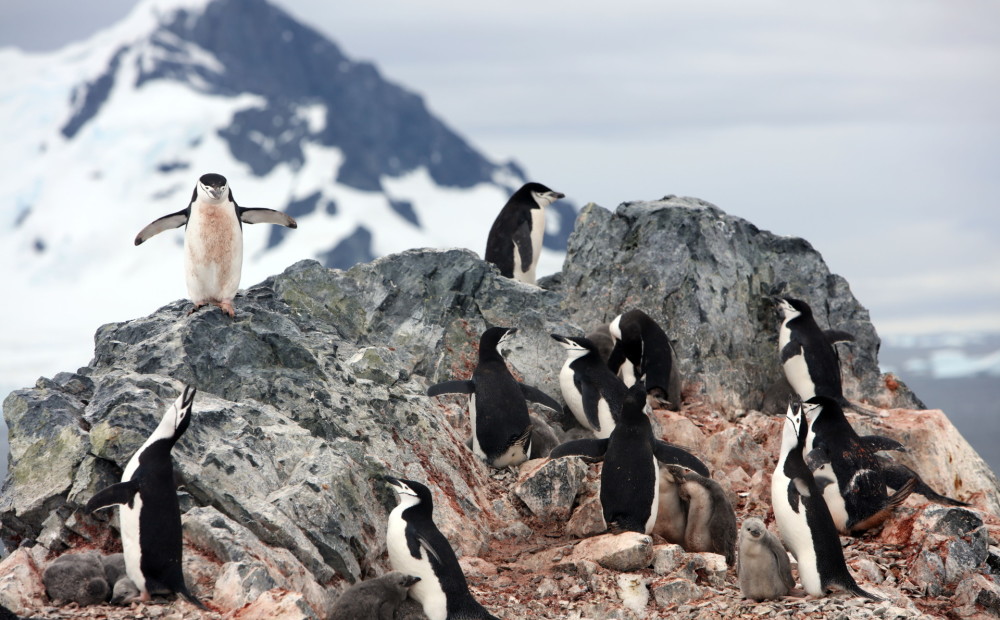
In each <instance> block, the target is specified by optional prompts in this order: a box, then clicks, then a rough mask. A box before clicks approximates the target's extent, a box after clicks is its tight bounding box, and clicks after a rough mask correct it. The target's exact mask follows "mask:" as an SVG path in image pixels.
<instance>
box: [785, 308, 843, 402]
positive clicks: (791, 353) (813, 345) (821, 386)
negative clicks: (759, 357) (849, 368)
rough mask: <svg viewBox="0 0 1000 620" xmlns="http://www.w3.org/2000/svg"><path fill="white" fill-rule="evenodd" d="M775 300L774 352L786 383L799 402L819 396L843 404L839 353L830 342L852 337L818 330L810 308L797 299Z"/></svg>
mask: <svg viewBox="0 0 1000 620" xmlns="http://www.w3.org/2000/svg"><path fill="white" fill-rule="evenodd" d="M775 303H776V305H777V309H778V312H779V313H780V314H781V326H780V327H779V328H778V355H779V358H780V360H781V368H782V370H783V371H784V373H785V378H787V379H788V383H789V385H791V386H792V389H793V390H794V391H795V393H796V394H798V396H799V398H800V399H802V400H803V401H807V400H809V399H810V398H812V397H814V396H822V397H826V398H832V399H835V400H837V402H839V403H841V405H843V406H847V405H848V403H847V400H846V399H845V398H844V394H843V386H842V383H841V378H840V356H839V355H837V350H836V349H835V348H834V346H833V345H834V343H837V342H849V341H853V340H854V336H852V335H851V334H848V333H847V332H842V331H834V330H827V331H823V330H822V329H820V327H819V325H818V324H817V323H816V319H815V318H813V312H812V308H810V307H809V304H807V303H806V302H804V301H802V300H800V299H792V298H791V297H781V298H778V299H776V300H775Z"/></svg>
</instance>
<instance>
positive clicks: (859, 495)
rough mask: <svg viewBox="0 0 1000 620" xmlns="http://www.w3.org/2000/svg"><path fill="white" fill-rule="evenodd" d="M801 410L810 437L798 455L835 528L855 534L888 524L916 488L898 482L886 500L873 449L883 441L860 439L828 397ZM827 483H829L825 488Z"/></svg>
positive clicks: (911, 483) (882, 474)
mask: <svg viewBox="0 0 1000 620" xmlns="http://www.w3.org/2000/svg"><path fill="white" fill-rule="evenodd" d="M804 411H805V415H806V416H807V418H808V422H809V433H808V435H807V436H806V443H805V452H804V453H803V455H804V457H805V461H806V464H807V465H808V466H809V470H810V471H811V472H812V474H813V476H814V477H815V478H816V481H817V484H819V485H820V488H821V490H822V494H823V498H824V499H825V500H826V503H827V506H828V507H829V509H830V514H831V516H832V517H833V522H834V523H835V524H836V526H837V529H838V530H839V531H840V532H842V533H844V534H860V533H861V532H864V531H866V530H868V529H871V528H872V527H875V526H877V525H879V524H881V523H882V522H883V521H885V520H886V519H888V518H889V516H890V515H891V514H892V511H893V510H894V509H895V508H896V507H898V506H899V505H901V504H902V503H903V502H904V501H906V498H907V497H908V496H909V495H910V493H911V492H913V490H914V488H915V487H916V484H917V483H916V481H915V480H912V481H909V482H906V483H903V484H902V485H901V486H900V487H899V488H898V489H897V490H896V492H895V493H893V494H892V495H889V493H888V492H887V490H886V485H887V484H888V481H887V479H886V475H885V472H884V470H883V468H882V462H881V460H880V459H879V458H878V455H877V454H876V450H875V449H873V447H879V445H881V444H882V443H884V438H878V441H876V440H875V439H873V438H871V437H869V438H865V439H862V438H861V437H859V436H858V434H857V432H855V430H854V428H853V427H852V426H851V424H850V422H848V421H847V418H846V417H845V416H844V410H843V409H842V408H841V406H840V403H839V402H837V401H836V400H834V399H832V398H826V397H822V396H816V397H813V398H812V399H811V400H810V401H809V402H808V403H806V404H805V405H804ZM826 481H829V483H830V484H828V485H825V486H824V483H825V482H826Z"/></svg>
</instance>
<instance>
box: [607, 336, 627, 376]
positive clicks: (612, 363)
mask: <svg viewBox="0 0 1000 620" xmlns="http://www.w3.org/2000/svg"><path fill="white" fill-rule="evenodd" d="M625 359H626V358H625V345H623V344H622V341H621V340H615V346H614V347H613V348H612V349H611V355H609V356H608V368H610V369H611V372H613V373H615V375H617V374H618V370H619V369H620V368H621V367H622V364H624V363H625Z"/></svg>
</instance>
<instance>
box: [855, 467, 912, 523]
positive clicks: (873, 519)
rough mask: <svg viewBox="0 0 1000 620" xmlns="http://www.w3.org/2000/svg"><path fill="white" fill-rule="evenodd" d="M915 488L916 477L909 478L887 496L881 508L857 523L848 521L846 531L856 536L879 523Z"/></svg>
mask: <svg viewBox="0 0 1000 620" xmlns="http://www.w3.org/2000/svg"><path fill="white" fill-rule="evenodd" d="M916 488H917V479H916V478H910V479H909V480H907V481H906V483H904V484H903V485H902V486H901V487H899V488H898V489H897V490H896V492H895V493H893V494H892V495H890V496H889V498H888V499H887V500H886V502H885V505H884V506H882V509H881V510H879V511H878V512H876V513H875V514H873V515H870V516H868V517H865V518H864V519H862V520H860V521H858V522H857V523H848V525H847V533H849V534H852V535H854V536H857V535H860V534H861V533H862V532H865V531H867V530H870V529H871V528H873V527H875V526H876V525H879V524H880V523H882V522H883V521H885V520H886V519H888V518H889V516H890V515H892V511H894V510H895V509H896V508H899V507H900V506H901V505H902V504H903V502H905V501H906V498H908V497H909V496H910V494H911V493H913V491H915V490H916Z"/></svg>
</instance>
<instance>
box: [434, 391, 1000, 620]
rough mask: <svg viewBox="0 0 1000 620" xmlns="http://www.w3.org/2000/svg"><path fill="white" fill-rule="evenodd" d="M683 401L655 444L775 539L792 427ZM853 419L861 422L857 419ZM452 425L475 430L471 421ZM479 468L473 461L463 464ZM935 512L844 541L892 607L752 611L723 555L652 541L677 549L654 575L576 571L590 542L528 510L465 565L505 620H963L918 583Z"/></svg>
mask: <svg viewBox="0 0 1000 620" xmlns="http://www.w3.org/2000/svg"><path fill="white" fill-rule="evenodd" d="M685 396H686V398H685V402H686V404H685V406H684V407H683V408H682V411H680V412H672V411H668V410H665V409H656V410H654V411H653V416H652V419H653V424H654V428H655V431H656V435H657V436H660V437H663V436H666V437H670V438H671V440H672V441H673V442H674V443H677V444H680V445H685V446H688V447H692V448H695V452H696V453H697V454H698V455H699V456H701V457H702V458H703V459H704V460H705V462H706V464H708V465H709V467H710V468H711V470H712V472H713V478H715V479H716V480H717V481H718V482H720V483H721V485H722V487H723V488H724V489H725V491H726V493H727V495H728V497H729V500H730V502H731V503H732V505H733V508H734V509H735V511H736V517H737V521H738V522H739V523H742V522H743V521H744V520H745V519H747V518H750V517H758V518H760V519H761V520H763V521H764V522H765V523H766V524H767V526H768V529H770V530H771V531H772V532H776V531H777V528H776V525H775V523H774V515H773V512H772V510H771V505H770V497H771V495H770V484H771V473H772V472H773V470H774V467H775V465H776V461H777V455H778V453H779V448H780V444H781V425H782V423H783V420H784V418H783V417H780V416H779V417H773V416H766V415H764V414H762V413H759V412H756V411H750V412H747V413H746V414H745V415H742V416H740V417H738V418H737V419H736V420H735V421H732V422H730V421H727V420H726V419H724V418H722V417H720V415H719V414H718V413H716V412H715V411H714V410H712V409H711V408H710V407H709V406H708V405H707V404H706V403H704V402H700V401H697V400H693V399H691V398H690V395H689V394H685ZM847 415H848V416H849V417H851V418H852V422H853V421H854V419H855V418H854V416H856V414H853V413H848V414H847ZM452 421H453V422H455V423H457V424H459V425H462V424H463V423H466V424H467V420H465V419H454V420H452ZM876 423H878V422H877V421H876ZM538 462H539V461H529V462H527V463H525V464H524V465H522V466H521V469H520V473H516V472H514V471H512V470H509V469H505V470H495V471H494V472H493V473H492V474H491V476H490V478H491V486H492V488H491V489H490V493H491V494H492V495H493V496H494V497H503V496H507V495H513V493H512V491H511V489H512V487H514V486H515V484H516V483H517V481H518V479H519V478H524V476H525V475H526V474H529V473H530V472H532V471H533V470H535V469H537V466H538V465H537V463H538ZM481 466H482V464H481V463H479V462H476V461H473V460H471V459H470V460H469V461H468V462H467V463H464V464H463V467H481ZM588 467H589V471H588V474H587V480H586V481H585V483H584V489H585V490H584V491H583V492H582V493H581V495H580V496H578V497H577V500H576V505H575V506H574V509H575V508H576V507H578V506H580V505H581V504H583V503H584V502H586V501H587V500H588V499H589V498H590V497H591V496H595V497H596V495H597V491H598V489H599V485H600V468H601V465H600V464H592V465H589V466H588ZM751 472H752V473H751ZM514 503H515V504H519V502H517V501H515V502H514ZM973 503H975V500H973ZM928 505H932V504H930V502H929V501H928V500H926V499H924V498H923V497H921V496H916V495H914V496H911V498H910V499H908V500H907V502H906V503H905V504H904V505H903V506H901V507H900V508H899V509H897V510H896V512H895V513H894V515H893V516H892V517H891V518H890V519H889V520H888V521H887V522H886V524H885V525H884V526H883V527H882V528H881V529H876V530H874V531H869V532H867V533H866V534H865V535H863V536H861V537H843V536H842V537H841V543H842V545H843V549H844V555H845V558H846V560H847V565H848V567H849V568H850V570H851V573H852V574H853V575H854V576H855V578H856V579H857V581H858V582H859V584H861V586H862V587H864V588H866V589H869V591H875V592H877V593H878V594H880V595H881V596H883V597H885V599H886V600H884V601H881V602H873V601H866V600H864V599H861V598H857V597H852V596H851V595H849V594H847V593H838V592H835V593H832V594H830V595H828V596H827V597H825V598H820V599H816V598H807V597H806V596H805V592H803V591H802V590H801V587H798V588H797V589H796V590H795V591H793V594H792V596H788V597H785V598H783V599H780V600H772V601H763V602H760V603H757V602H754V601H750V600H747V599H745V598H743V597H742V595H741V593H740V589H739V583H738V579H737V573H736V568H735V567H734V566H729V567H726V566H725V565H724V564H722V569H724V570H720V567H719V563H718V562H716V563H714V564H713V563H711V562H706V561H705V556H713V555H715V554H703V553H684V552H683V551H682V550H680V547H679V546H677V545H671V544H669V543H667V541H665V540H664V539H662V538H660V537H658V536H655V535H654V537H653V544H654V547H655V549H657V550H658V551H657V552H658V553H660V550H669V549H676V552H675V553H667V552H663V555H664V557H666V558H670V559H669V560H667V561H661V560H660V558H659V556H658V557H657V559H656V560H654V562H653V563H652V565H651V566H648V567H646V568H642V569H638V570H632V571H629V572H628V573H623V572H619V571H616V570H610V569H607V568H604V567H602V566H600V565H598V564H596V563H594V562H587V561H577V560H576V559H575V558H574V557H572V556H573V551H574V548H575V547H576V546H577V545H578V544H579V543H581V542H582V541H583V540H586V539H581V538H580V537H577V536H574V535H571V534H568V533H567V532H566V530H567V523H566V522H557V521H552V520H548V521H543V520H541V519H539V518H537V517H535V516H533V515H531V513H530V512H529V511H528V510H527V509H526V508H525V506H524V505H523V504H521V505H520V506H519V509H520V512H521V520H520V522H512V523H499V524H498V527H497V529H496V530H495V531H497V532H501V531H503V530H505V529H511V528H516V529H517V531H518V532H524V533H525V534H526V536H525V537H519V536H511V537H509V538H503V537H501V536H497V537H496V538H495V539H494V540H493V541H491V542H490V546H489V549H488V551H486V552H485V553H483V554H481V555H480V556H479V557H475V558H473V557H464V558H462V559H461V563H462V566H463V569H464V571H465V574H466V577H467V579H468V581H469V586H470V590H471V592H472V594H473V595H474V596H475V598H476V599H477V600H478V601H479V602H480V603H482V604H483V605H484V606H485V607H486V608H487V609H489V610H491V611H492V612H493V613H494V614H496V615H498V616H500V617H503V618H506V619H508V620H510V619H513V618H553V619H554V618H560V619H578V620H583V619H588V618H590V619H594V620H598V619H604V618H615V619H637V620H645V619H647V618H649V619H652V618H691V619H694V618H700V619H715V618H718V619H723V618H725V619H732V618H748V619H750V618H759V617H779V616H787V617H794V618H844V619H854V618H954V617H967V616H965V615H956V613H955V609H956V608H957V607H958V606H959V602H957V601H956V598H957V597H956V596H955V595H951V594H949V595H943V594H941V593H940V590H941V589H940V588H939V592H938V593H937V594H938V595H932V594H934V593H933V592H929V591H928V590H929V588H927V587H926V586H918V585H916V583H915V581H919V580H918V579H913V577H912V576H911V575H910V572H911V569H910V567H912V566H913V565H914V562H915V560H916V557H917V556H918V555H919V554H920V553H922V548H921V547H920V546H919V545H913V544H910V543H909V541H910V538H911V534H912V532H913V529H914V522H915V521H916V520H917V518H918V517H919V516H920V514H921V511H922V509H923V508H925V507H926V506H928ZM977 514H979V515H980V516H982V517H983V519H984V521H985V526H986V528H987V530H988V532H989V539H990V544H993V545H996V544H997V541H998V540H1000V519H997V518H996V517H995V516H993V515H990V514H989V513H985V512H984V513H977ZM715 557H716V558H719V559H721V556H715ZM795 568H796V567H795V564H794V560H793V570H795ZM626 575H627V576H635V577H638V578H640V579H641V580H642V581H643V582H644V583H645V594H644V595H643V594H641V593H640V594H639V599H638V604H636V602H635V601H629V600H628V599H627V596H628V595H627V594H626V593H625V591H624V590H625V589H624V588H623V585H622V581H623V576H626ZM643 598H644V599H645V600H643ZM630 603H631V604H632V606H631V607H630V605H629V604H630ZM972 603H973V604H974V602H972ZM970 611H971V608H970ZM789 614H791V615H789Z"/></svg>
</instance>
